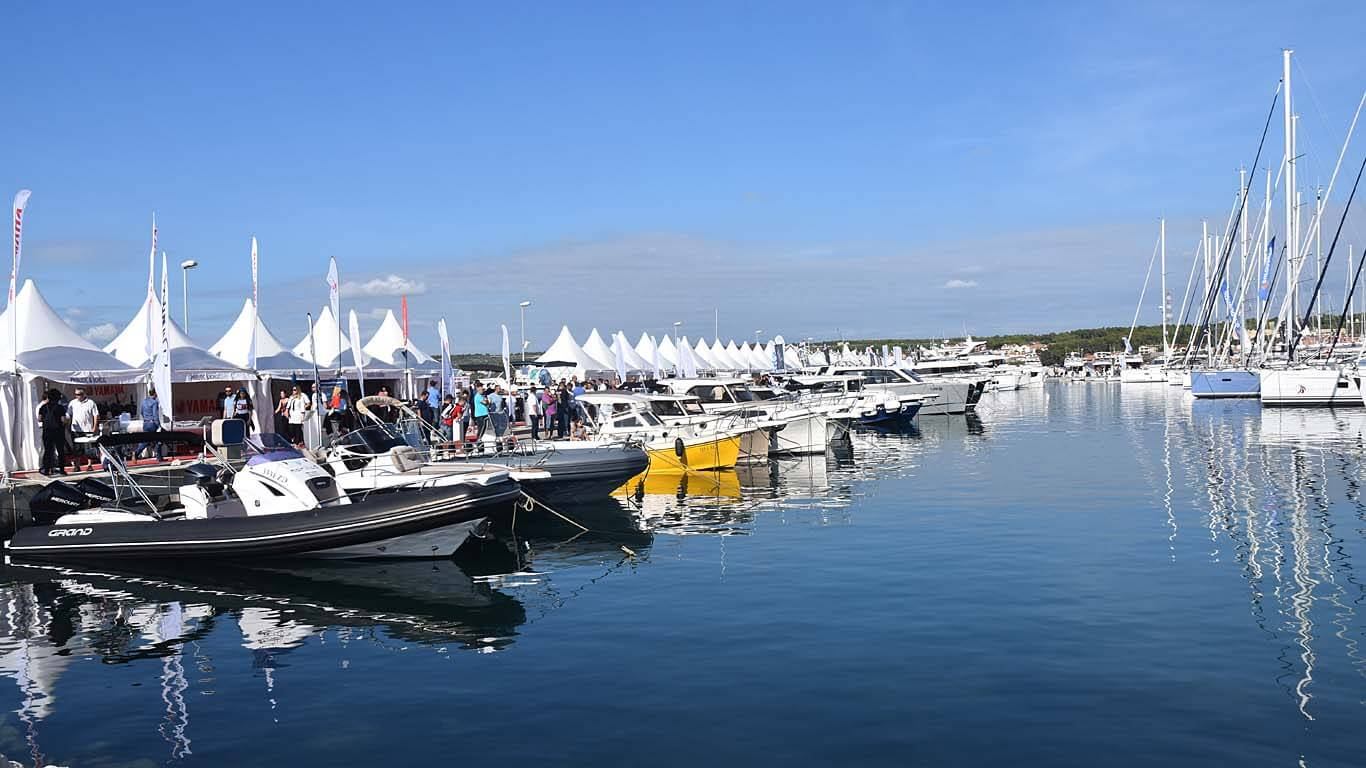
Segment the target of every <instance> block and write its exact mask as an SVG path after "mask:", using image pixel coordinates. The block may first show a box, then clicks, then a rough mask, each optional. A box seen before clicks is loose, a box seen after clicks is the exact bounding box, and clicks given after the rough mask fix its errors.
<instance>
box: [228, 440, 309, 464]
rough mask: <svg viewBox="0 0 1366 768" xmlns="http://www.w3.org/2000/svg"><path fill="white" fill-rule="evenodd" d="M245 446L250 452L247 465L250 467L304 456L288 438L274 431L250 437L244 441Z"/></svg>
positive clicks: (247, 451) (248, 452)
mask: <svg viewBox="0 0 1366 768" xmlns="http://www.w3.org/2000/svg"><path fill="white" fill-rule="evenodd" d="M243 447H245V448H246V453H247V454H248V456H247V466H249V467H254V466H256V465H258V464H268V463H270V462H272V461H288V460H290V459H302V458H303V457H304V455H303V454H302V453H299V451H298V449H296V448H295V447H294V446H292V445H290V444H289V441H288V440H286V439H285V438H284V437H283V436H281V435H277V434H275V433H273V432H271V433H266V434H261V435H255V436H252V437H249V438H247V439H246V442H244V443H243Z"/></svg>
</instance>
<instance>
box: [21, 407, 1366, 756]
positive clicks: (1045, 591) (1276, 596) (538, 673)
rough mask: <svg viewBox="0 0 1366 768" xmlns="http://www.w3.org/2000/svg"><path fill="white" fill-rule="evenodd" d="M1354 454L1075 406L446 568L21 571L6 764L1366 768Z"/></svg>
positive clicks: (1331, 442) (883, 448)
mask: <svg viewBox="0 0 1366 768" xmlns="http://www.w3.org/2000/svg"><path fill="white" fill-rule="evenodd" d="M1363 455H1366V410H1361V409H1344V410H1337V411H1330V410H1326V409H1324V410H1314V409H1282V410H1272V409H1263V408H1261V407H1260V406H1259V405H1258V404H1257V403H1255V402H1240V401H1199V402H1192V400H1191V398H1190V396H1189V394H1188V393H1185V392H1183V391H1182V390H1181V389H1179V388H1173V387H1167V386H1163V385H1152V386H1147V387H1145V386H1134V387H1128V386H1125V387H1121V386H1119V385H1117V384H1107V383H1102V382H1094V383H1085V384H1065V383H1050V384H1049V385H1047V386H1045V387H1042V388H1036V389H1029V390H1020V391H1016V392H1000V393H993V394H990V395H988V396H986V397H985V398H984V399H983V401H982V402H981V404H979V407H978V413H977V414H975V415H974V416H973V417H972V418H963V417H961V416H960V417H932V418H923V419H920V420H919V421H918V424H917V425H916V427H915V428H912V429H908V430H906V431H904V432H902V433H899V434H872V433H856V434H855V435H854V436H853V439H852V441H851V443H850V444H849V445H847V446H845V447H843V448H842V449H840V450H837V451H832V452H830V453H829V454H827V455H825V456H807V457H794V458H778V459H774V460H773V461H771V462H769V463H767V464H763V465H759V466H742V467H737V468H736V469H733V470H727V471H723V472H710V473H696V474H691V475H687V476H683V477H678V476H672V477H664V476H657V475H654V476H652V475H646V476H645V477H642V478H637V479H636V480H634V481H632V482H630V483H627V484H626V485H624V486H623V487H622V488H621V489H619V490H618V491H617V493H616V494H614V495H613V496H612V497H611V498H610V499H605V500H603V502H602V503H598V504H591V505H583V506H577V507H564V508H560V509H557V510H556V512H558V513H560V514H561V515H563V517H557V516H556V515H554V514H550V513H547V512H544V511H537V512H530V511H522V512H519V514H518V517H517V519H516V520H515V522H514V523H512V524H510V525H507V526H505V530H503V531H501V534H500V535H501V540H500V541H498V542H491V543H484V544H480V545H472V546H469V547H467V548H465V549H463V550H462V551H461V553H460V557H459V558H458V559H457V560H454V561H442V562H400V563H393V562H384V563H333V564H328V563H316V562H315V563H307V562H303V561H292V562H282V563H279V564H274V565H268V566H267V565H257V566H252V567H244V566H230V565H221V564H215V565H211V566H209V565H206V566H203V567H196V568H193V569H191V568H189V567H187V566H186V565H184V564H180V563H176V564H171V565H168V566H164V567H162V568H160V569H159V570H148V569H139V570H137V571H135V572H134V571H118V572H112V571H110V572H105V571H99V570H87V571H70V570H62V569H56V568H34V567H8V568H5V569H3V570H0V599H2V600H3V601H4V610H3V611H2V612H0V676H3V678H4V680H5V683H4V684H3V685H0V691H3V693H0V695H3V696H7V697H8V699H7V702H8V703H7V706H6V707H5V709H7V710H9V713H8V714H7V715H6V719H5V722H4V724H3V725H2V726H0V753H3V754H4V755H5V756H6V757H7V758H8V759H12V760H20V761H21V762H23V763H24V764H35V763H36V764H44V763H46V762H55V763H57V764H67V765H86V764H124V763H134V762H139V761H145V762H149V763H154V764H177V765H179V764H185V765H241V764H287V763H299V764H323V763H336V764H348V765H371V764H392V762H393V759H394V756H395V755H396V754H401V755H403V758H402V760H403V761H404V762H406V763H413V764H418V763H428V762H436V761H449V760H451V759H460V760H464V761H476V762H490V761H493V760H498V761H506V762H518V763H520V762H526V763H529V764H595V765H596V764H614V763H617V762H620V761H621V760H622V756H623V755H636V756H639V759H644V760H646V761H648V762H659V763H666V764H667V763H672V764H690V765H691V764H696V763H699V762H712V763H720V764H727V765H735V764H766V763H769V762H775V761H776V762H781V763H782V764H784V765H788V766H799V765H812V766H815V765H828V764H831V763H839V762H851V761H857V762H865V763H873V764H888V763H893V764H908V763H909V764H926V765H932V764H944V765H1006V764H1022V765H1059V764H1071V765H1099V764H1104V765H1151V764H1163V765H1210V764H1224V763H1239V764H1250V765H1263V764H1278V765H1287V764H1289V765H1295V764H1299V765H1306V766H1325V765H1353V764H1359V762H1360V760H1359V758H1360V740H1359V737H1358V736H1357V734H1358V732H1359V722H1360V719H1361V717H1362V715H1363V704H1362V702H1363V701H1366V659H1363V658H1362V656H1361V653H1360V646H1361V641H1362V636H1363V634H1366V622H1363V619H1362V617H1361V615H1360V613H1359V611H1358V608H1357V606H1358V605H1359V604H1360V603H1361V601H1362V600H1363V598H1364V597H1366V591H1364V590H1363V585H1362V582H1361V580H1360V579H1359V577H1358V575H1357V573H1356V567H1357V564H1358V563H1359V562H1360V558H1361V557H1366V537H1363V531H1366V502H1364V501H1363V494H1362V472H1363V467H1362V457H1363ZM736 723H744V727H743V732H744V733H743V738H737V737H736V733H737V731H736ZM984 733H989V734H990V738H984V737H983V734H984Z"/></svg>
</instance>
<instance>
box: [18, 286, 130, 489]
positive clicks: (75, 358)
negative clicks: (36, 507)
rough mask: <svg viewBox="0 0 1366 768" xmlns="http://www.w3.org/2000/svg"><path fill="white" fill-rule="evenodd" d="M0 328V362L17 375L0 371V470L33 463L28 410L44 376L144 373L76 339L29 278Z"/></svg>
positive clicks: (108, 379)
mask: <svg viewBox="0 0 1366 768" xmlns="http://www.w3.org/2000/svg"><path fill="white" fill-rule="evenodd" d="M11 322H12V323H13V325H11ZM0 329H3V330H0V361H3V363H4V365H5V366H6V368H5V370H6V372H7V373H11V374H13V373H17V374H19V375H18V376H14V375H0V470H4V471H7V472H8V471H13V470H20V469H36V468H37V467H38V446H39V440H38V423H37V421H36V420H35V419H34V418H33V414H34V413H36V412H37V409H38V404H39V403H40V402H41V401H42V399H43V390H44V389H45V388H46V387H47V385H46V384H45V382H44V380H47V381H55V382H64V383H80V384H136V383H138V382H139V381H142V380H143V379H145V378H146V376H147V374H146V372H145V371H141V370H138V369H136V368H130V367H128V366H127V365H124V364H123V363H122V362H121V361H119V360H118V358H115V357H113V356H112V355H109V354H107V353H105V352H101V351H100V350H99V349H98V348H96V347H95V345H94V344H91V343H90V342H89V341H87V340H85V339H83V338H81V336H80V334H78V333H76V332H75V331H73V330H72V329H71V326H69V325H67V324H66V323H65V322H63V321H62V318H61V317H59V316H58V315H57V312H56V311H55V310H53V309H52V306H51V305H49V304H48V303H47V301H46V300H45V299H43V296H42V294H40V293H39V292H38V288H37V286H35V285H34V284H33V281H32V280H25V281H24V286H23V288H21V289H20V290H19V293H18V294H17V295H16V296H15V297H14V301H13V302H12V303H11V304H10V306H8V307H6V308H5V311H4V312H3V313H0ZM16 341H17V342H18V343H17V344H16V343H15V342H16Z"/></svg>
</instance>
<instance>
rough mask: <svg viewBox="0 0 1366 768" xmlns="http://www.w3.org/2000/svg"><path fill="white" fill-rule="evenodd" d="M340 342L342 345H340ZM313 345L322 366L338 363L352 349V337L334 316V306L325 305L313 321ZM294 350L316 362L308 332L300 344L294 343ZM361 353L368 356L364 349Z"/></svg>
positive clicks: (308, 359) (319, 365)
mask: <svg viewBox="0 0 1366 768" xmlns="http://www.w3.org/2000/svg"><path fill="white" fill-rule="evenodd" d="M339 344H340V346H338V345H339ZM313 347H314V348H315V349H316V350H317V352H318V359H317V361H316V362H317V364H318V367H320V368H327V367H331V366H334V365H336V364H337V361H338V358H340V357H341V355H342V352H343V351H346V352H347V353H350V351H351V339H350V338H349V337H348V336H347V335H346V334H345V333H343V332H342V330H341V327H340V326H338V325H337V318H335V317H333V316H332V307H330V306H327V305H323V308H322V311H320V312H319V313H318V319H317V320H314V321H313ZM292 351H293V352H294V354H295V355H297V356H299V357H300V358H302V359H304V360H306V361H308V363H309V364H310V365H312V364H313V363H314V362H315V361H314V360H313V355H312V353H311V352H310V351H309V344H308V334H307V333H304V337H303V338H302V339H300V340H299V343H298V344H295V345H294V349H293V350H292ZM361 355H362V356H363V357H366V355H365V353H364V352H363V351H362V353H361ZM365 362H367V363H368V362H369V358H368V357H366V360H365Z"/></svg>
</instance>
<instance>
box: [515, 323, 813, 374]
mask: <svg viewBox="0 0 1366 768" xmlns="http://www.w3.org/2000/svg"><path fill="white" fill-rule="evenodd" d="M611 339H612V340H611V342H610V343H609V342H608V341H607V339H605V338H603V336H602V334H600V333H598V329H597V328H594V329H593V330H592V331H591V332H589V334H588V339H587V340H586V341H585V342H584V343H583V344H582V345H580V344H579V343H578V342H577V341H575V339H574V334H573V333H571V332H570V330H569V327H568V326H565V327H563V328H561V329H560V335H559V336H558V337H556V339H555V343H553V344H551V345H550V348H549V349H547V350H546V351H545V352H544V353H543V354H542V355H541V356H540V357H538V358H536V364H537V365H538V366H541V367H543V368H547V369H549V370H551V371H552V372H553V373H554V374H556V375H557V376H567V375H573V376H577V377H578V378H580V379H583V378H588V377H592V376H594V375H596V374H607V373H614V374H616V375H617V376H618V377H619V378H622V379H625V378H627V377H628V376H632V375H639V376H654V377H660V376H664V375H670V374H671V375H677V376H682V377H693V376H697V375H699V374H700V373H702V372H707V373H741V372H758V371H772V370H776V369H780V368H800V367H802V366H803V365H809V364H816V363H813V362H811V361H804V360H802V359H801V356H800V355H799V353H798V350H797V349H796V348H795V347H792V346H789V345H786V344H784V342H783V338H782V337H781V336H779V337H776V338H774V339H773V340H772V341H769V342H767V343H762V344H761V343H757V342H756V343H755V344H753V345H751V344H750V343H749V342H744V343H742V344H736V343H735V341H734V340H731V341H729V342H727V343H725V344H722V343H721V340H720V339H715V340H713V341H712V343H711V344H710V345H708V344H707V343H706V341H704V340H702V339H698V340H697V341H696V342H689V341H688V337H687V336H684V337H683V338H681V339H678V340H675V339H674V338H673V337H672V336H669V335H664V336H661V337H659V338H656V337H654V336H651V335H650V334H648V333H641V334H640V339H639V340H638V341H637V342H636V343H635V344H631V342H630V340H629V339H627V337H626V334H625V333H622V332H621V331H617V332H616V333H614V334H612V336H611ZM821 364H824V363H821Z"/></svg>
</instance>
